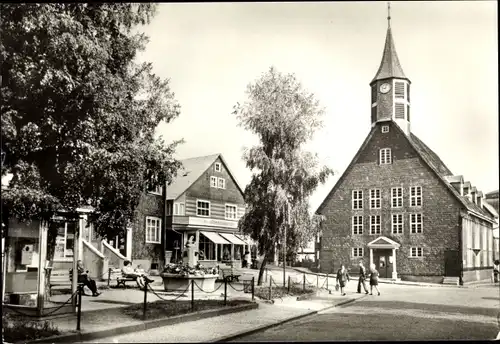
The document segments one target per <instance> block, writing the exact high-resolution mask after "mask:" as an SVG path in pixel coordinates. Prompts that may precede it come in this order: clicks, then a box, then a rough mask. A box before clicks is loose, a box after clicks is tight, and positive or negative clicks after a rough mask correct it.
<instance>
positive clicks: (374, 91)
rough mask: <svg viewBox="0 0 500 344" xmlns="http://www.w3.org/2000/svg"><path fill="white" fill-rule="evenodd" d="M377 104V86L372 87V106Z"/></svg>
mask: <svg viewBox="0 0 500 344" xmlns="http://www.w3.org/2000/svg"><path fill="white" fill-rule="evenodd" d="M376 102H377V84H375V85H373V86H372V104H374V103H376Z"/></svg>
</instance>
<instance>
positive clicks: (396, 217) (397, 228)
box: [392, 214, 403, 234]
mask: <svg viewBox="0 0 500 344" xmlns="http://www.w3.org/2000/svg"><path fill="white" fill-rule="evenodd" d="M392 234H403V214H392Z"/></svg>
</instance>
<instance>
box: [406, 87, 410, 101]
mask: <svg viewBox="0 0 500 344" xmlns="http://www.w3.org/2000/svg"><path fill="white" fill-rule="evenodd" d="M406 100H407V101H408V102H410V84H408V85H406Z"/></svg>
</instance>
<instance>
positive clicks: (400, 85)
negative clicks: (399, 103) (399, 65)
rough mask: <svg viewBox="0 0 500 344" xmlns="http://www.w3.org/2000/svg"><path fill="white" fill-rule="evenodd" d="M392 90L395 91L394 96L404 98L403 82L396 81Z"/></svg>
mask: <svg viewBox="0 0 500 344" xmlns="http://www.w3.org/2000/svg"><path fill="white" fill-rule="evenodd" d="M394 92H395V93H396V98H402V99H404V98H405V83H404V82H400V81H396V85H395V87H394Z"/></svg>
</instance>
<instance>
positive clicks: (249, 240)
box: [235, 234, 257, 246]
mask: <svg viewBox="0 0 500 344" xmlns="http://www.w3.org/2000/svg"><path fill="white" fill-rule="evenodd" d="M235 235H236V237H238V238H240V239H241V240H242V241H244V242H245V244H247V245H250V246H253V245H257V242H256V241H255V240H253V239H252V238H250V236H248V235H245V234H235Z"/></svg>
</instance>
